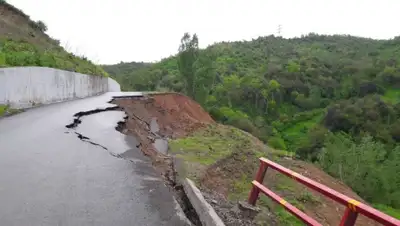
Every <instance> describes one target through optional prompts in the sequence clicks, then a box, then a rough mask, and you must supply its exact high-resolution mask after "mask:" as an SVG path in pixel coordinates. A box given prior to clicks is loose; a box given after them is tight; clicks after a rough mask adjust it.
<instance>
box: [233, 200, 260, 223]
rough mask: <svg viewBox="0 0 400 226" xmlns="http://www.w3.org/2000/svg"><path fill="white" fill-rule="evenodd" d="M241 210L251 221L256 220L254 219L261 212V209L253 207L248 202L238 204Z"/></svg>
mask: <svg viewBox="0 0 400 226" xmlns="http://www.w3.org/2000/svg"><path fill="white" fill-rule="evenodd" d="M238 207H239V210H240V211H241V212H242V215H243V216H244V217H248V218H250V219H254V217H255V216H256V215H257V214H258V213H259V212H260V211H261V210H260V208H258V207H256V206H252V205H250V204H248V203H247V202H243V201H239V202H238Z"/></svg>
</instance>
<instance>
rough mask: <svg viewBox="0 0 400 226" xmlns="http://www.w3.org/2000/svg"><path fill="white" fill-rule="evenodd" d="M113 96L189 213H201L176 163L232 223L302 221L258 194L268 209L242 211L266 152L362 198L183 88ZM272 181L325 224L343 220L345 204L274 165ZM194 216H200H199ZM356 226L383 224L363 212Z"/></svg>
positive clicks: (130, 131)
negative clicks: (220, 116)
mask: <svg viewBox="0 0 400 226" xmlns="http://www.w3.org/2000/svg"><path fill="white" fill-rule="evenodd" d="M113 103H115V104H117V105H118V106H119V107H120V108H122V109H123V110H124V111H125V112H126V114H127V117H126V118H125V122H123V123H120V124H119V125H118V130H119V131H121V132H122V133H124V134H127V135H131V136H134V137H136V139H137V140H138V142H139V145H138V148H140V149H141V151H142V152H143V153H144V154H145V155H147V156H149V157H150V158H151V159H152V160H153V164H154V166H155V168H156V169H157V170H159V172H160V174H162V175H163V176H164V178H165V180H166V183H167V184H168V185H169V186H171V187H173V188H174V189H175V191H176V192H177V194H178V195H179V196H181V200H180V202H181V205H182V206H183V209H184V211H186V214H187V215H188V216H189V218H191V216H190V215H194V213H193V209H192V208H191V207H190V204H188V203H187V199H186V198H185V197H184V195H182V186H181V185H180V184H179V181H178V180H177V178H178V177H177V172H176V170H178V173H179V174H181V175H180V176H182V177H189V178H192V179H193V180H194V181H195V182H196V183H197V185H198V186H199V187H200V188H201V190H202V191H203V192H204V195H205V196H206V199H208V200H209V201H210V204H211V205H213V206H214V208H215V209H216V211H217V213H218V214H219V215H220V217H221V218H222V219H223V220H224V221H225V223H226V224H227V225H256V222H258V223H261V222H263V223H264V224H265V222H269V224H271V225H301V223H300V224H298V223H299V222H298V221H297V222H296V219H294V217H292V216H290V214H289V213H288V212H286V211H285V210H283V209H282V208H279V206H277V205H275V204H273V203H272V202H271V201H270V200H268V199H267V198H266V197H263V198H262V199H261V200H260V201H259V203H258V206H260V207H261V209H262V211H261V213H260V214H258V216H257V217H256V218H255V219H253V220H251V219H249V218H248V217H245V216H243V215H242V213H241V211H240V210H239V209H238V208H237V204H236V203H237V201H239V200H245V199H246V197H247V195H248V192H249V190H250V182H251V181H252V179H253V178H254V174H255V172H256V170H257V168H258V164H259V162H258V157H260V156H264V157H267V158H270V159H272V160H273V161H276V162H278V163H280V164H282V165H283V166H285V167H288V168H291V169H292V170H295V171H296V172H298V173H301V174H303V175H305V176H307V177H310V178H312V179H314V180H315V181H318V182H320V183H323V184H325V185H327V186H329V187H331V188H333V189H335V190H337V191H339V192H341V193H343V194H345V195H348V196H350V197H353V198H355V199H357V200H360V201H362V199H361V198H360V197H358V196H357V195H356V194H355V193H354V192H353V191H352V190H351V189H349V188H348V187H347V186H346V185H344V184H343V183H341V182H340V181H338V180H336V179H334V178H332V177H330V176H329V175H327V174H326V173H324V172H323V171H321V170H320V169H318V168H317V167H315V166H314V165H312V164H309V163H305V162H302V161H298V160H293V159H291V158H288V157H284V154H282V152H281V151H277V150H273V149H271V148H269V147H267V146H265V145H264V144H263V143H262V142H260V141H259V140H258V139H257V138H255V137H253V136H252V135H250V134H248V133H246V132H244V131H241V130H239V129H236V128H233V127H229V126H224V125H219V124H217V123H215V122H214V120H213V119H212V118H211V117H210V115H209V114H208V113H207V112H206V111H205V110H204V109H203V108H202V107H201V106H200V105H199V104H198V103H196V102H195V101H193V100H192V99H190V98H188V97H186V96H184V95H181V94H177V93H164V94H149V95H145V96H143V97H130V98H117V99H114V101H113ZM171 154H172V156H171ZM176 163H179V165H177V164H176ZM174 164H175V165H174ZM266 183H268V186H269V187H270V188H272V189H273V190H274V191H275V192H277V193H278V194H280V195H282V196H283V197H284V198H285V199H286V200H287V201H288V202H290V203H292V204H294V205H295V206H297V207H298V208H299V209H301V210H303V211H304V212H305V213H307V214H309V215H310V216H312V217H313V218H314V219H316V220H318V221H320V222H321V223H322V224H323V225H338V224H339V222H340V218H341V216H342V215H343V213H344V206H342V205H340V204H338V203H336V202H333V201H331V200H329V199H327V198H325V197H323V196H321V195H318V194H317V193H315V192H313V191H310V190H308V189H307V188H305V187H304V186H302V185H300V184H299V183H296V182H295V181H292V180H290V179H289V178H285V177H284V176H282V175H278V174H276V173H274V172H268V173H267V176H266ZM191 220H192V221H196V217H192V219H191ZM357 225H376V224H375V223H374V222H373V221H371V220H369V219H367V218H365V217H362V216H360V217H359V218H358V220H357Z"/></svg>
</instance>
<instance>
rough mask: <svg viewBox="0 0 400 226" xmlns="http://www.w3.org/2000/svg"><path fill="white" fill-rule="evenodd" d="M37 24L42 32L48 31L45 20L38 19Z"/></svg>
mask: <svg viewBox="0 0 400 226" xmlns="http://www.w3.org/2000/svg"><path fill="white" fill-rule="evenodd" d="M35 25H36V27H37V28H38V29H39V30H40V31H41V32H46V31H47V25H46V24H45V23H44V22H43V21H41V20H38V21H36V22H35Z"/></svg>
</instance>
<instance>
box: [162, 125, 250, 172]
mask: <svg viewBox="0 0 400 226" xmlns="http://www.w3.org/2000/svg"><path fill="white" fill-rule="evenodd" d="M250 138H251V137H250V135H248V134H246V133H244V132H243V131H241V130H239V129H237V128H234V127H229V126H220V125H210V126H209V127H208V128H206V129H203V130H200V131H197V132H195V133H194V134H192V135H191V136H189V137H185V138H182V139H177V140H172V141H170V143H169V146H170V152H171V153H174V154H176V155H177V156H178V157H180V158H183V159H184V160H186V161H189V162H196V163H200V164H202V165H205V166H209V165H212V164H214V163H216V162H217V161H218V160H220V159H223V158H225V157H227V156H229V155H230V154H232V152H233V151H234V150H236V148H237V147H238V146H241V145H242V144H243V143H244V142H245V141H246V140H248V139H250Z"/></svg>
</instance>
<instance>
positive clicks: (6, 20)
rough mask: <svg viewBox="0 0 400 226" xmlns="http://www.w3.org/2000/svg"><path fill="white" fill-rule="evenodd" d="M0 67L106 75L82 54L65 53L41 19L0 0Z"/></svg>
mask: <svg viewBox="0 0 400 226" xmlns="http://www.w3.org/2000/svg"><path fill="white" fill-rule="evenodd" d="M0 12H1V17H0V28H1V29H0V67H13V66H42V67H52V68H58V69H63V70H68V71H74V72H80V73H85V74H91V75H100V76H108V75H107V73H106V72H105V71H104V70H103V69H102V68H101V67H99V66H96V65H95V64H94V63H93V62H91V61H90V60H88V59H87V58H86V57H84V56H77V55H74V54H72V53H69V52H67V51H66V50H65V49H64V48H62V47H61V46H60V45H59V41H58V40H55V39H52V38H51V37H49V36H48V35H47V34H46V31H47V26H46V24H45V23H44V22H43V21H33V20H31V18H30V17H29V16H28V15H26V14H25V13H24V12H22V11H21V10H20V9H18V8H16V7H14V6H13V5H11V4H9V3H7V2H6V1H4V0H0Z"/></svg>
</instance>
